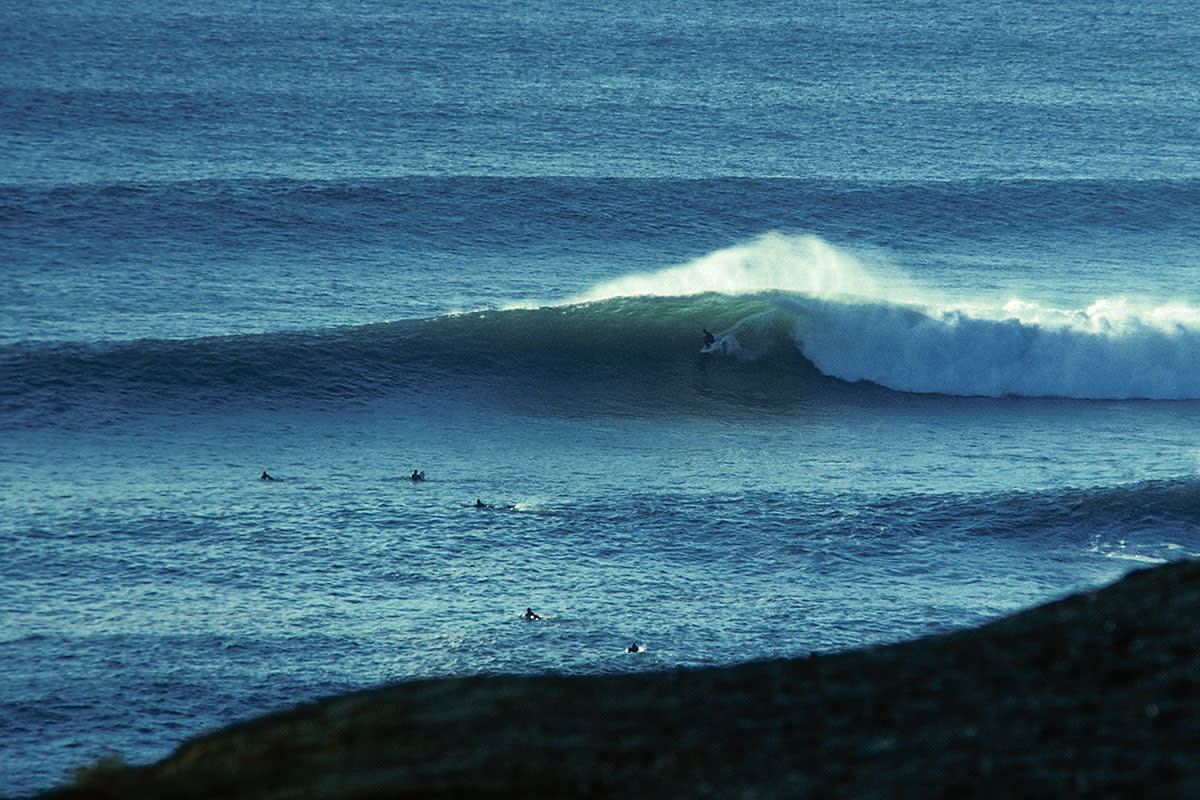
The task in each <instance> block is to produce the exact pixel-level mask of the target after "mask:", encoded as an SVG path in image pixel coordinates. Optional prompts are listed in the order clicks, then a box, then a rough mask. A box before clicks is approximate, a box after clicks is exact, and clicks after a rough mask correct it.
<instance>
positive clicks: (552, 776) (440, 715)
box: [57, 562, 1200, 800]
mask: <svg viewBox="0 0 1200 800" xmlns="http://www.w3.org/2000/svg"><path fill="white" fill-rule="evenodd" d="M1198 620H1200V565H1197V564H1196V563H1191V562H1186V563H1177V564H1172V565H1167V566H1163V567H1159V568H1155V569H1152V570H1145V571H1140V572H1136V573H1133V574H1131V575H1129V576H1128V577H1126V578H1125V579H1123V580H1121V581H1119V582H1117V583H1116V584H1114V585H1112V586H1110V587H1107V588H1105V589H1102V590H1099V591H1096V592H1090V593H1086V594H1082V595H1077V596H1074V597H1070V598H1067V599H1065V600H1062V601H1060V602H1056V603H1052V604H1050V605H1047V606H1043V607H1040V608H1036V609H1033V610H1030V611H1026V612H1023V613H1020V614H1017V615H1015V616H1012V617H1009V618H1006V619H1003V620H1000V621H998V622H995V623H993V624H990V625H987V626H986V627H983V628H981V629H978V630H971V631H963V632H957V633H951V634H946V635H940V636H934V637H930V638H926V639H922V640H918V641H914V642H908V643H904V644H899V645H895V646H889V647H879V648H873V649H869V650H862V651H857V652H851V653H843V654H838V655H830V656H821V657H812V658H805V659H798V660H786V661H772V662H763V663H753V664H746V665H742V666H736V667H730V668H723V669H706V670H697V671H686V672H669V673H661V674H640V675H623V676H604V677H478V678H467V679H449V680H428V681H417V682H412V683H405V684H400V685H396V686H390V687H386V688H381V689H378V690H373V691H365V692H360V693H356V694H351V695H347V696H343V697H336V698H331V699H328V700H325V701H323V702H319V703H316V704H313V705H308V706H304V707H301V708H297V709H294V710H291V711H286V712H282V713H279V714H275V715H272V716H268V717H265V718H262V719H258V720H255V721H252V722H248V723H246V724H243V725H238V726H235V727H232V728H229V729H226V730H223V731H219V732H217V733H213V734H211V735H208V736H203V737H201V738H198V739H196V740H194V741H192V742H189V743H187V744H185V745H184V746H182V747H181V748H180V749H179V750H178V751H177V752H176V753H175V754H174V755H172V756H171V757H170V758H168V759H166V760H165V761H163V762H161V763H159V764H157V765H154V766H150V767H145V768H140V769H116V770H104V769H99V768H97V769H94V770H92V771H91V774H90V775H89V776H88V778H87V779H86V780H83V781H81V783H80V784H79V785H78V786H77V788H75V789H72V790H67V791H64V792H62V793H60V794H58V795H57V796H58V797H61V798H68V797H70V798H164V799H165V798H172V800H177V799H178V798H217V797H221V798H256V799H260V798H285V797H306V798H448V797H470V798H480V797H482V798H493V797H571V798H575V797H617V796H628V797H639V798H644V797H655V798H660V797H661V798H691V797H711V798H732V797H737V798H777V797H786V798H805V797H813V798H824V797H854V798H874V797H879V798H885V797H886V798H894V797H913V798H936V797H947V798H962V797H1054V798H1061V797H1105V798H1112V797H1130V798H1133V797H1138V798H1141V797H1200V624H1198V622H1197V621H1198Z"/></svg>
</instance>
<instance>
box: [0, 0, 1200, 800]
mask: <svg viewBox="0 0 1200 800" xmlns="http://www.w3.org/2000/svg"><path fill="white" fill-rule="evenodd" d="M0 30H3V31H4V34H3V35H2V36H0V277H2V278H3V280H2V281H0V795H7V796H24V795H28V794H32V793H35V792H38V791H42V790H46V789H49V788H51V787H53V786H56V785H60V784H62V783H63V782H66V781H68V780H70V776H71V772H72V770H74V769H76V768H78V767H81V766H85V765H88V764H91V763H94V762H95V761H96V760H97V759H99V758H103V757H112V756H116V757H120V758H122V759H124V760H126V761H128V762H131V763H147V762H150V761H153V760H156V759H159V758H162V757H164V756H166V755H167V754H168V753H169V752H170V751H171V750H172V749H173V748H175V747H176V746H178V745H179V744H180V743H181V742H183V741H184V740H186V739H187V738H190V737H193V736H196V735H198V734H201V733H203V732H206V731H210V730H213V729H215V728H218V727H221V726H225V725H227V724H230V723H233V722H237V721H241V720H246V719H248V718H250V717H253V716H255V715H258V714H261V713H264V712H267V711H271V710H276V709H281V708H286V707H288V706H291V705H295V704H297V703H301V702H305V701H309V700H312V699H315V698H319V697H323V696H327V695H330V694H333V693H338V692H343V691H347V690H352V689H358V688H365V687H371V686H376V685H379V684H381V683H385V682H389V681H398V680H408V679H416V678H426V677H433V676H444V675H468V674H480V673H524V674H549V673H555V674H563V673H565V674H597V673H612V672H636V671H644V670H667V669H676V668H689V667H700V666H708V665H724V664H733V663H739V662H744V661H749V660H755V659H766V658H776V657H803V656H806V655H808V654H810V653H824V652H832V651H840V650H846V649H851V648H860V647H865V646H871V645H877V644H882V643H889V642H896V641H899V640H907V639H912V638H915V637H919V636H924V635H927V634H934V633H939V632H944V631H951V630H956V629H961V628H966V627H970V626H976V625H980V624H982V623H985V622H987V621H989V620H992V619H995V618H997V617H1000V616H1002V615H1005V614H1009V613H1011V612H1014V611H1017V610H1019V609H1023V608H1026V607H1029V606H1032V605H1035V604H1039V603H1043V602H1046V601H1049V600H1052V599H1055V598H1058V597H1062V596H1064V595H1066V594H1069V593H1073V592H1077V591H1081V590H1085V589H1088V588H1092V587H1097V586H1100V585H1103V584H1105V583H1108V582H1110V581H1112V580H1114V579H1116V578H1118V577H1120V576H1121V575H1123V574H1125V573H1126V572H1128V571H1130V570H1132V569H1135V568H1139V567H1144V566H1148V565H1153V564H1158V563H1162V562H1165V561H1171V560H1176V559H1183V558H1193V557H1197V556H1198V555H1200V282H1198V281H1197V275H1198V274H1200V272H1198V270H1200V93H1198V92H1197V87H1198V86H1200V15H1197V14H1196V13H1195V6H1194V4H1193V3H1190V2H1182V1H1180V2H1173V1H1172V0H1164V1H1163V2H1155V3H1151V4H1143V5H1130V4H1128V3H1126V2H1123V1H1122V2H1117V1H1116V0H1099V2H1088V3H1084V2H1077V1H1075V0H1067V2H1061V3H1041V2H1022V1H1018V2H1003V3H1001V2H961V0H953V2H951V1H950V0H927V1H918V0H911V2H900V3H893V4H889V5H886V6H885V5H881V4H877V3H873V2H867V0H838V1H837V2H832V1H830V2H821V1H820V0H818V1H817V2H811V3H794V4H793V3H777V2H767V1H766V0H747V2H741V3H737V4H717V3H700V2H683V1H676V0H659V1H658V2H654V3H639V2H631V1H630V0H618V1H617V2H615V3H614V2H609V3H603V4H599V3H587V2H585V3H571V4H563V3H551V2H539V1H538V0H518V1H517V2H512V3H504V4H500V3H486V2H472V0H437V1H436V2H432V1H431V0H406V2H404V3H387V2H382V1H380V2H337V1H336V0H327V1H325V2H304V3H299V2H267V3H260V2H250V1H249V0H224V1H223V2H216V3H213V2H203V3H200V2H194V1H193V0H181V2H176V3H169V4H167V3H159V2H148V1H147V0H122V1H121V2H115V0H94V1H93V2H88V3H78V2H65V0H45V1H44V2H37V3H34V2H25V0H18V1H17V2H10V3H6V4H3V6H0ZM706 330H707V331H710V332H711V334H712V337H713V341H712V342H711V343H710V344H707V345H706V343H705V331H706ZM413 470H420V471H424V473H425V476H426V480H424V481H421V482H414V481H412V480H410V478H409V476H410V475H411V473H412V472H413ZM264 471H265V472H267V473H269V474H270V475H271V476H272V477H274V478H276V479H277V480H271V481H267V480H260V476H261V474H262V473H263V472H264ZM526 608H532V609H533V610H534V611H535V612H536V613H537V614H539V615H540V616H541V617H542V619H541V620H540V621H533V622H530V621H526V620H524V619H522V616H521V615H522V613H523V612H524V611H525V609H526ZM631 643H636V644H637V645H638V646H639V648H640V649H641V652H638V653H635V654H634V653H627V652H625V650H626V648H627V647H628V646H629V645H630V644H631Z"/></svg>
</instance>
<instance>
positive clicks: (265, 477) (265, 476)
mask: <svg viewBox="0 0 1200 800" xmlns="http://www.w3.org/2000/svg"><path fill="white" fill-rule="evenodd" d="M258 479H259V480H260V481H277V480H279V478H272V477H271V476H270V475H268V474H267V471H266V470H265V469H264V470H263V474H262V475H259V476H258Z"/></svg>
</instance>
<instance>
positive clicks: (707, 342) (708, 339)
mask: <svg viewBox="0 0 1200 800" xmlns="http://www.w3.org/2000/svg"><path fill="white" fill-rule="evenodd" d="M715 341H717V337H715V336H713V335H712V334H711V333H710V332H709V330H708V328H705V329H704V346H705V347H712V346H713V343H714V342H715Z"/></svg>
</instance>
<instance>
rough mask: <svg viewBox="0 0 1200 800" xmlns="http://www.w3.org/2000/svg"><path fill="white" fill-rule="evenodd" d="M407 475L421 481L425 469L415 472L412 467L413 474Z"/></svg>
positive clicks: (423, 477) (423, 478)
mask: <svg viewBox="0 0 1200 800" xmlns="http://www.w3.org/2000/svg"><path fill="white" fill-rule="evenodd" d="M408 477H409V478H410V479H412V480H414V481H423V480H425V470H421V471H420V472H417V471H416V470H415V469H414V470H413V474H412V475H409V476H408Z"/></svg>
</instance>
